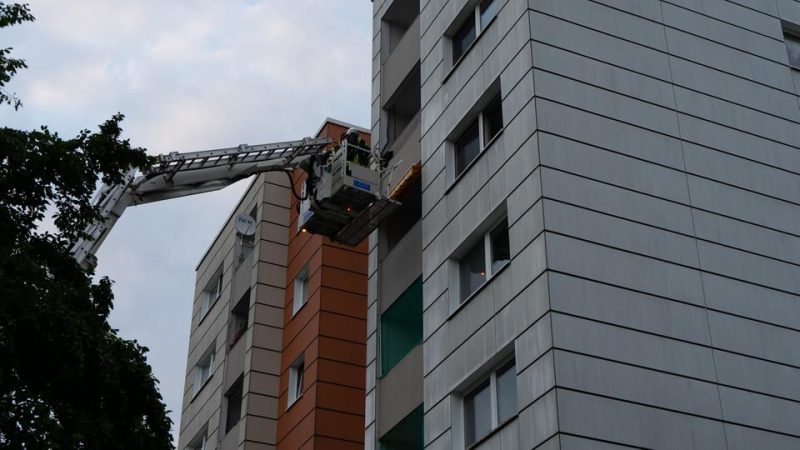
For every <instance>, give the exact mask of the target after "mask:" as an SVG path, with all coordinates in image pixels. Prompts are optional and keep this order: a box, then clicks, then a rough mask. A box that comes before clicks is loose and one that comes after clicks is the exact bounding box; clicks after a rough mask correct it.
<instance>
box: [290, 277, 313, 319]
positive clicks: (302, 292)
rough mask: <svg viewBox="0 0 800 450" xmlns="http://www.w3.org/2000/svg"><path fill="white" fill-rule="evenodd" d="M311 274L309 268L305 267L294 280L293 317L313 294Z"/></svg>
mask: <svg viewBox="0 0 800 450" xmlns="http://www.w3.org/2000/svg"><path fill="white" fill-rule="evenodd" d="M310 290H311V274H310V271H309V267H308V266H305V267H303V268H302V269H301V270H300V272H298V273H297V276H296V277H295V279H294V295H293V298H292V317H294V316H295V315H297V313H298V312H300V310H301V309H302V308H303V306H305V304H306V303H308V298H309V296H310V294H311V292H310Z"/></svg>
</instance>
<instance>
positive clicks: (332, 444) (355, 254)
mask: <svg viewBox="0 0 800 450" xmlns="http://www.w3.org/2000/svg"><path fill="white" fill-rule="evenodd" d="M346 131H347V128H346V127H344V126H342V125H339V124H338V123H335V122H328V123H326V124H325V125H324V126H323V128H322V130H321V132H320V133H319V135H318V136H320V137H321V136H327V137H332V138H334V139H336V140H338V139H339V138H340V137H341V135H342V134H344V133H345V132H346ZM364 138H365V140H367V141H369V136H368V135H364ZM304 176H305V175H304V174H302V173H300V172H299V171H298V172H296V173H295V175H294V179H293V185H294V188H295V192H299V191H300V189H301V186H302V183H303V182H304ZM291 201H292V204H291V208H290V212H289V223H290V225H289V232H288V236H287V242H288V249H287V252H286V255H287V268H286V271H285V280H283V282H282V284H281V287H283V288H285V291H284V292H283V298H282V306H283V335H282V354H281V358H280V359H281V361H280V389H279V391H280V398H279V399H278V402H277V403H278V426H277V430H278V436H277V439H278V447H277V448H278V449H286V450H297V449H299V448H308V449H312V448H316V449H333V450H336V449H343V450H351V449H356V448H359V449H360V448H363V440H364V436H363V430H364V385H365V380H366V374H365V362H366V361H365V360H366V315H367V311H366V304H367V299H366V294H367V264H368V260H367V250H368V249H367V243H366V242H364V243H362V244H360V245H359V246H357V247H356V248H349V247H343V246H340V245H337V244H333V243H331V242H330V241H329V240H328V239H327V238H322V237H320V236H314V235H311V234H309V233H304V232H301V231H298V230H297V211H298V209H297V206H298V204H297V203H298V202H297V199H296V198H295V197H294V196H292V199H291ZM304 270H308V275H309V279H308V292H309V294H308V299H307V301H306V303H305V304H304V305H303V307H302V308H301V309H300V310H299V311H297V313H296V314H294V311H293V303H294V289H295V279H296V278H297V277H298V274H300V273H302V272H303V271H304ZM301 356H302V360H303V363H304V364H303V383H302V384H303V394H302V396H301V397H300V398H299V399H298V400H297V401H296V402H295V403H294V404H292V405H291V406H289V407H288V408H287V399H288V398H289V391H290V389H295V387H292V386H290V379H292V377H293V376H296V375H292V373H295V374H296V373H297V371H296V369H293V368H292V365H293V364H294V363H295V362H296V361H298V360H299V358H300V357H301Z"/></svg>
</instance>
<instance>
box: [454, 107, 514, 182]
mask: <svg viewBox="0 0 800 450" xmlns="http://www.w3.org/2000/svg"><path fill="white" fill-rule="evenodd" d="M502 130H503V108H502V101H501V99H500V94H499V93H498V94H497V95H495V96H494V97H492V99H491V100H490V101H489V103H488V104H487V106H486V107H485V108H484V109H483V110H482V111H481V112H480V113H479V114H478V117H477V119H475V121H473V122H472V123H471V124H470V125H469V126H468V127H467V129H466V130H465V131H464V132H462V133H461V135H460V136H459V137H458V138H457V139H456V140H455V142H454V146H453V148H454V150H453V152H454V160H455V176H454V177H453V178H458V176H459V175H461V174H462V173H463V172H464V171H465V170H466V169H467V167H469V165H470V164H472V162H473V161H475V159H476V158H477V157H478V155H480V153H481V152H482V151H483V150H484V149H486V147H488V146H489V144H491V143H492V141H493V140H494V138H496V137H497V135H499V134H500V131H502Z"/></svg>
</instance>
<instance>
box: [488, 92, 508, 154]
mask: <svg viewBox="0 0 800 450" xmlns="http://www.w3.org/2000/svg"><path fill="white" fill-rule="evenodd" d="M502 129H503V105H502V102H501V101H500V96H499V95H498V96H497V97H495V99H494V100H492V102H491V103H489V106H487V107H486V109H484V110H483V145H484V146H487V145H489V142H491V141H492V139H494V138H495V137H496V136H497V135H498V134H499V133H500V130H502Z"/></svg>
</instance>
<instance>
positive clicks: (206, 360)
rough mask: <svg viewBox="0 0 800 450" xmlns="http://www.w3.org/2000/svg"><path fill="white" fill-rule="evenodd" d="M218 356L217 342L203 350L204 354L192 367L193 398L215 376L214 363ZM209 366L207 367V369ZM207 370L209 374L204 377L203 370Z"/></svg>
mask: <svg viewBox="0 0 800 450" xmlns="http://www.w3.org/2000/svg"><path fill="white" fill-rule="evenodd" d="M216 358H217V349H216V342H215V343H212V344H211V346H210V347H209V348H208V349H207V350H206V351H205V352H203V356H201V357H200V358H198V359H197V362H196V363H195V365H194V369H192V400H194V399H195V398H196V397H197V396H198V395H199V394H200V392H201V391H202V390H203V388H204V387H205V385H206V384H208V382H209V381H211V378H212V377H213V376H214V363H215V362H216ZM206 368H207V369H206ZM204 370H207V375H206V376H205V379H203V371H204Z"/></svg>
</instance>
